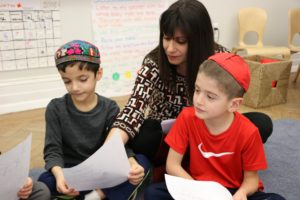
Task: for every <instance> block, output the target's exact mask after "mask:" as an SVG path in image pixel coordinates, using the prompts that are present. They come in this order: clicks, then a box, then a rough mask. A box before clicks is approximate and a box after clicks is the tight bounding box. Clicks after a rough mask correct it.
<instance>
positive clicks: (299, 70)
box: [293, 64, 300, 83]
mask: <svg viewBox="0 0 300 200" xmlns="http://www.w3.org/2000/svg"><path fill="white" fill-rule="evenodd" d="M299 74H300V64H299V65H298V70H297V73H296V76H295V78H294V80H293V82H294V83H296V81H297V78H298V76H299Z"/></svg>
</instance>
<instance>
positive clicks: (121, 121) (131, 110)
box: [112, 58, 159, 138]
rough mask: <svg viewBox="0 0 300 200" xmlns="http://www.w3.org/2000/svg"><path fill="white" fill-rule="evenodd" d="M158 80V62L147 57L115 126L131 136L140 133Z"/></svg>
mask: <svg viewBox="0 0 300 200" xmlns="http://www.w3.org/2000/svg"><path fill="white" fill-rule="evenodd" d="M158 80H159V72H158V68H157V66H156V63H154V62H153V61H152V60H150V59H149V58H146V59H145V60H144V63H143V66H142V67H141V69H140V70H139V71H138V74H137V77H136V80H135V84H134V87H133V91H132V94H131V96H130V98H129V100H128V102H127V104H126V106H125V107H124V109H123V110H122V111H121V112H120V113H119V114H118V116H117V118H116V120H115V122H114V123H113V125H112V127H113V128H120V129H122V130H124V131H125V132H126V133H127V134H128V136H129V137H130V138H134V137H135V135H136V134H138V132H139V129H140V127H141V125H142V124H143V122H144V119H145V112H146V109H147V107H148V106H149V102H150V98H151V96H152V94H153V91H154V87H155V85H156V83H157V81H158Z"/></svg>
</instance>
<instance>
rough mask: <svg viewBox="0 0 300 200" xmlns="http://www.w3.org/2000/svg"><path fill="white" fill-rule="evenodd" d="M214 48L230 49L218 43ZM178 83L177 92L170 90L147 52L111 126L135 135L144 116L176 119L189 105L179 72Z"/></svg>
mask: <svg viewBox="0 0 300 200" xmlns="http://www.w3.org/2000/svg"><path fill="white" fill-rule="evenodd" d="M215 52H228V50H227V49H226V48H224V47H223V46H221V45H217V46H216V51H215ZM175 86H176V89H175V92H174V91H173V92H171V90H170V89H169V88H168V86H166V85H165V84H164V83H163V82H162V80H161V78H160V76H159V68H158V64H157V63H156V62H155V61H154V60H153V59H151V58H150V57H148V56H146V58H145V59H144V62H143V64H142V67H141V69H140V70H139V72H138V74H137V78H136V80H135V85H134V88H133V91H132V94H131V97H130V98H129V100H128V102H127V104H126V106H125V107H124V109H123V110H122V111H121V112H120V113H119V114H118V116H117V118H116V121H115V122H114V123H113V126H112V127H116V128H120V129H122V130H124V131H125V132H126V133H127V134H128V135H129V137H130V138H133V137H134V136H135V135H136V134H138V132H139V130H140V127H141V125H142V124H143V122H144V119H145V118H149V119H156V120H159V121H162V120H166V119H175V118H176V117H177V116H178V114H179V113H180V111H181V110H182V108H183V107H186V106H187V105H188V98H187V94H186V86H185V80H184V77H183V76H180V75H177V76H176V85H175ZM146 113H147V114H146Z"/></svg>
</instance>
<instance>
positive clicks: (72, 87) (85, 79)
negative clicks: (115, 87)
mask: <svg viewBox="0 0 300 200" xmlns="http://www.w3.org/2000/svg"><path fill="white" fill-rule="evenodd" d="M79 64H80V63H79V62H78V63H76V64H75V65H73V66H72V67H71V66H67V67H66V70H65V72H63V71H60V70H59V73H60V75H61V78H62V80H63V82H64V84H65V86H66V89H67V91H68V92H69V93H70V95H71V97H72V99H73V101H74V102H75V103H86V102H89V100H92V99H93V98H94V95H95V88H96V83H97V81H98V80H100V79H101V77H102V69H101V68H100V69H99V71H98V72H97V74H96V76H95V74H94V72H92V71H88V70H86V69H85V68H83V69H82V70H80V69H79Z"/></svg>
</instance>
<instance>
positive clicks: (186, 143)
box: [165, 107, 267, 189]
mask: <svg viewBox="0 0 300 200" xmlns="http://www.w3.org/2000/svg"><path fill="white" fill-rule="evenodd" d="M234 114H235V118H234V121H233V122H232V124H231V126H230V127H229V128H228V129H227V130H226V131H225V132H223V133H221V134H219V135H217V136H214V135H212V134H210V133H209V131H208V129H207V127H206V125H205V123H204V121H203V120H201V119H199V118H197V117H196V116H195V110H194V108H193V107H188V108H185V109H183V111H182V112H181V113H180V115H179V116H178V118H177V119H176V122H175V123H174V125H173V127H172V129H171V130H170V132H169V133H168V135H167V137H166V138H165V141H166V143H167V144H168V145H169V146H170V147H171V148H172V149H174V150H175V151H176V152H178V153H180V154H185V151H186V149H187V147H189V151H190V152H189V153H190V165H189V172H190V175H191V176H192V177H193V178H194V179H195V180H202V181H216V182H218V183H220V184H222V185H223V186H225V187H227V188H239V187H240V186H241V184H242V181H243V171H245V170H246V171H257V170H262V169H266V168H267V162H266V157H265V153H264V148H263V143H262V140H261V137H260V134H259V131H258V129H257V128H256V126H255V125H253V124H252V123H251V122H250V121H249V120H248V119H247V118H246V117H244V116H243V115H241V114H240V113H238V112H236V113H234ZM259 188H260V189H263V185H262V183H261V182H260V185H259Z"/></svg>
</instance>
